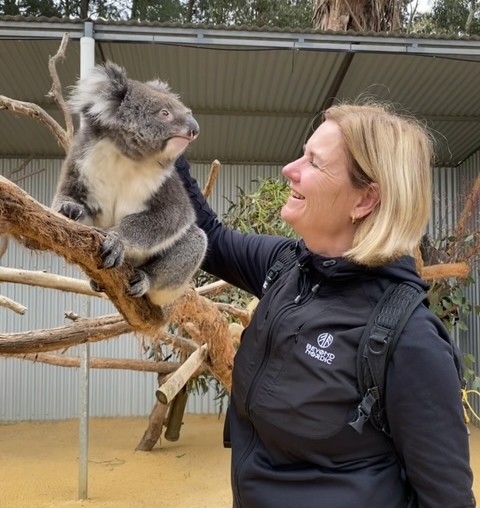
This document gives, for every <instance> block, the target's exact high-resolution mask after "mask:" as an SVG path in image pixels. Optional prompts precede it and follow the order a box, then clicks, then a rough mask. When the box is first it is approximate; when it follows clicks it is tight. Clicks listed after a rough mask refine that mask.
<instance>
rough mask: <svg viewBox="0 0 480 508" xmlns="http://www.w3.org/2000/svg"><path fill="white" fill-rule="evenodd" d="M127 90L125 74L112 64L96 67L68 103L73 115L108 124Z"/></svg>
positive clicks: (80, 82)
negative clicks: (76, 114) (77, 114)
mask: <svg viewBox="0 0 480 508" xmlns="http://www.w3.org/2000/svg"><path fill="white" fill-rule="evenodd" d="M128 88H129V81H128V78H127V73H126V71H125V69H124V68H123V67H120V66H118V65H116V64H114V63H112V62H107V63H106V64H105V65H102V66H100V65H99V66H97V67H95V68H94V69H92V70H91V71H90V74H89V75H88V76H87V77H86V78H85V79H82V80H80V81H79V82H78V83H77V85H76V86H75V87H74V89H73V93H72V95H71V97H70V99H69V101H68V103H69V105H70V108H71V109H72V111H73V112H74V113H79V114H81V115H83V116H85V117H90V118H91V119H92V120H94V121H95V120H96V121H99V122H101V123H102V124H109V123H110V121H111V120H113V119H114V116H115V112H116V110H117V108H118V107H119V105H120V104H121V103H122V101H123V99H124V98H125V95H126V93H127V91H128Z"/></svg>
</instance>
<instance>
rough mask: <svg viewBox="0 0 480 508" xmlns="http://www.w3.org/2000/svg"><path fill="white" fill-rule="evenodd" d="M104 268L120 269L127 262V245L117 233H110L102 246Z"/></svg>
mask: <svg viewBox="0 0 480 508" xmlns="http://www.w3.org/2000/svg"><path fill="white" fill-rule="evenodd" d="M101 257H102V268H118V267H119V266H121V265H122V264H123V262H124V260H125V245H123V242H122V240H121V239H120V237H119V236H118V233H116V232H115V231H109V232H108V233H107V236H106V237H105V240H104V241H103V245H102V252H101Z"/></svg>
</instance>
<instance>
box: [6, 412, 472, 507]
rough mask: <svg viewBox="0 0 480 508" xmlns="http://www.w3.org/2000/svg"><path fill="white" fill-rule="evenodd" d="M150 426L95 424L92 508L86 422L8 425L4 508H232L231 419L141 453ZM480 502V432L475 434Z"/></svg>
mask: <svg viewBox="0 0 480 508" xmlns="http://www.w3.org/2000/svg"><path fill="white" fill-rule="evenodd" d="M146 425H147V420H146V419H145V420H144V419H115V420H111V419H108V420H102V419H93V420H92V421H91V423H90V432H89V434H90V440H89V443H90V446H89V475H88V497H89V499H88V500H87V501H79V500H78V492H79V490H78V481H79V480H78V478H79V471H78V443H79V438H78V430H79V429H78V422H77V421H67V422H55V423H50V422H49V423H16V424H11V425H5V424H3V425H2V424H0V508H52V507H62V508H63V507H87V508H113V507H115V508H139V507H148V508H229V507H230V506H231V494H230V484H229V482H230V479H229V475H230V472H229V463H230V452H229V450H225V449H224V448H223V445H222V431H223V418H221V419H219V418H218V417H216V416H197V415H195V416H194V415H187V417H186V418H185V423H184V425H183V428H182V434H181V437H180V440H179V441H177V442H175V443H171V442H168V441H166V440H164V439H162V443H161V445H160V446H159V445H158V444H157V446H156V447H155V448H154V449H153V451H152V452H151V453H145V452H135V451H134V449H135V447H136V445H137V444H138V442H139V441H140V438H141V437H142V435H143V432H144V431H145V429H146ZM471 444H472V466H473V468H474V471H475V473H476V475H477V477H478V479H477V482H476V485H475V491H476V496H477V499H480V430H479V429H476V428H474V427H471Z"/></svg>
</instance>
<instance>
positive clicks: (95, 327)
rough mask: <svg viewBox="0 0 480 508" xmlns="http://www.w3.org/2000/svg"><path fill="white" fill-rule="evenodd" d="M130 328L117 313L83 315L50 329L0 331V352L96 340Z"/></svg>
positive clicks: (36, 350)
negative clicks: (99, 315) (66, 323)
mask: <svg viewBox="0 0 480 508" xmlns="http://www.w3.org/2000/svg"><path fill="white" fill-rule="evenodd" d="M131 331H132V327H131V326H130V325H129V324H128V323H126V322H125V321H124V320H123V318H122V316H120V315H118V314H116V315H113V316H104V317H102V318H83V319H79V320H78V321H75V322H73V323H71V324H69V325H66V326H61V327H58V328H52V329H50V330H35V331H30V332H20V333H7V334H0V354H2V355H10V354H22V353H39V352H45V351H53V350H56V349H62V348H69V347H71V346H76V345H78V344H83V343H85V342H99V341H101V340H105V339H110V338H112V337H117V336H118V335H122V334H123V333H129V332H131Z"/></svg>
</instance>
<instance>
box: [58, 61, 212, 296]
mask: <svg viewBox="0 0 480 508" xmlns="http://www.w3.org/2000/svg"><path fill="white" fill-rule="evenodd" d="M70 105H71V106H72V108H73V111H74V112H76V113H79V114H80V115H81V118H82V122H81V128H80V130H79V131H78V133H77V134H76V135H75V138H74V142H73V145H72V149H71V150H70V152H69V154H68V156H67V158H66V160H65V163H64V165H63V167H62V173H61V177H60V181H59V184H58V188H57V192H56V195H55V198H54V200H53V204H52V208H53V209H54V210H56V211H58V212H60V213H62V214H64V215H66V216H67V217H69V218H71V219H73V220H78V221H81V222H83V223H85V224H88V225H93V226H96V227H98V228H102V229H104V230H105V231H106V232H107V236H106V239H105V242H104V245H103V253H102V259H103V267H104V268H113V267H117V266H119V265H120V264H122V263H123V262H124V261H127V262H129V263H131V264H132V265H133V266H134V267H136V271H135V275H134V277H133V278H132V280H131V281H130V290H129V293H130V294H131V295H132V296H136V297H139V296H143V295H144V294H147V295H148V297H149V298H150V299H151V300H152V302H153V303H156V304H158V305H162V304H165V303H169V302H171V301H172V300H174V299H175V298H177V297H178V296H179V295H180V294H181V293H182V292H183V291H184V289H185V287H186V286H187V285H188V283H189V281H190V280H191V277H192V276H193V274H194V273H195V271H196V270H197V269H198V267H199V265H200V263H201V261H202V260H203V257H204V254H205V250H206V237H205V234H204V233H203V231H201V230H200V229H199V228H198V227H197V226H196V224H195V213H194V211H193V207H192V205H191V203H190V201H189V198H188V195H187V193H186V191H185V189H184V188H183V184H182V182H181V181H180V179H179V177H178V175H177V174H176V172H175V169H174V161H175V160H176V158H177V157H178V156H179V155H180V154H181V153H182V152H183V151H184V150H185V148H186V147H187V146H188V144H189V143H190V142H191V141H192V140H193V139H195V138H196V136H197V135H198V124H197V122H196V121H195V119H194V118H193V116H192V114H191V112H190V111H189V110H188V109H187V108H186V107H185V106H184V105H183V104H182V103H181V102H180V101H179V99H178V98H177V97H176V96H175V95H174V94H172V93H171V92H170V91H169V89H168V87H167V86H166V85H165V84H164V83H161V82H159V81H150V82H147V83H141V82H139V81H135V80H131V79H128V78H127V76H126V73H125V70H124V69H122V68H120V67H118V66H116V65H115V64H107V65H105V66H104V67H96V68H95V69H94V71H93V72H92V74H91V76H89V78H87V79H86V80H82V81H80V82H79V84H78V85H77V87H76V88H75V91H74V93H73V95H72V97H71V99H70ZM94 287H96V286H94ZM96 289H100V288H98V287H96Z"/></svg>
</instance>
